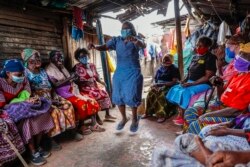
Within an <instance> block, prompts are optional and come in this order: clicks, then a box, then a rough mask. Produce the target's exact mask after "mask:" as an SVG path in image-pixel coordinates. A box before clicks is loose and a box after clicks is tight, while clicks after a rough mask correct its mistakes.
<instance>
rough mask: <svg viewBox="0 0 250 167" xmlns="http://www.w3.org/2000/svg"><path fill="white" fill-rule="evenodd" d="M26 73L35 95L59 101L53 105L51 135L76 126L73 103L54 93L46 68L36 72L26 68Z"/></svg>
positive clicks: (51, 109)
mask: <svg viewBox="0 0 250 167" xmlns="http://www.w3.org/2000/svg"><path fill="white" fill-rule="evenodd" d="M25 75H26V77H27V78H28V80H29V82H30V85H31V90H32V94H33V95H38V96H39V97H44V98H47V99H48V100H50V101H57V103H53V104H52V105H51V108H50V111H51V117H52V118H53V122H54V125H55V126H54V128H53V129H51V131H50V132H49V136H51V137H54V136H56V135H58V134H60V133H62V132H64V131H65V130H66V129H71V128H74V127H75V112H74V108H73V106H72V104H71V103H70V102H69V101H67V100H65V99H63V98H62V97H60V96H58V95H57V94H55V93H53V90H52V86H51V83H50V82H49V77H48V75H47V74H46V72H45V70H44V69H40V72H39V73H37V74H35V73H32V72H31V71H30V70H29V69H27V68H26V70H25Z"/></svg>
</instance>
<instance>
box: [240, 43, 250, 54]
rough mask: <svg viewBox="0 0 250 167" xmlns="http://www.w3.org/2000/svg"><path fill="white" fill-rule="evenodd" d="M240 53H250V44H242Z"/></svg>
mask: <svg viewBox="0 0 250 167" xmlns="http://www.w3.org/2000/svg"><path fill="white" fill-rule="evenodd" d="M240 52H245V53H250V42H248V43H246V44H242V43H241V44H240Z"/></svg>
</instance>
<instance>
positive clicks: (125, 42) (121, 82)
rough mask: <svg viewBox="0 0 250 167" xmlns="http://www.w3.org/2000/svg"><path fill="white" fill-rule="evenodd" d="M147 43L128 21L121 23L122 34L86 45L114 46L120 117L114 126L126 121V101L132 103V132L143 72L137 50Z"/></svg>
mask: <svg viewBox="0 0 250 167" xmlns="http://www.w3.org/2000/svg"><path fill="white" fill-rule="evenodd" d="M145 47H146V44H145V43H144V42H143V41H142V40H140V39H138V37H137V34H136V31H135V28H134V25H133V24H132V23H130V22H128V21H126V22H124V23H123V24H122V29H121V36H118V37H113V38H112V39H111V40H109V41H108V42H107V43H106V44H104V45H99V46H95V45H93V44H89V49H96V50H99V51H106V50H109V49H110V50H116V54H117V69H116V71H115V74H114V77H113V94H112V100H113V103H114V104H116V105H118V108H119V110H120V112H121V115H122V121H121V122H120V123H119V124H118V125H117V127H116V130H117V131H120V130H122V129H123V128H124V126H125V124H126V123H127V121H128V118H127V116H126V108H125V105H128V106H130V107H132V112H133V119H132V124H131V126H130V131H131V132H132V133H134V132H136V131H137V130H138V127H139V126H138V125H139V120H138V117H137V107H138V106H139V105H140V104H141V97H142V87H143V76H142V74H141V67H140V61H139V50H140V49H141V48H145Z"/></svg>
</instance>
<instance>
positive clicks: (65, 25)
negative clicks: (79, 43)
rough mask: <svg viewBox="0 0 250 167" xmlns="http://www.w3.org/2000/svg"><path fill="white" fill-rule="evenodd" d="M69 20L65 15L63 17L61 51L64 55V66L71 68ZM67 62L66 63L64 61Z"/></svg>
mask: <svg viewBox="0 0 250 167" xmlns="http://www.w3.org/2000/svg"><path fill="white" fill-rule="evenodd" d="M68 23H69V20H68V18H67V17H64V18H63V36H62V42H63V53H64V56H65V67H66V68H68V69H71V68H72V66H73V60H72V59H73V57H72V55H71V43H70V33H69V24H68ZM66 62H67V63H66Z"/></svg>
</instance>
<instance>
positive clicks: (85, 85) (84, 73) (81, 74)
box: [73, 48, 116, 121]
mask: <svg viewBox="0 0 250 167" xmlns="http://www.w3.org/2000/svg"><path fill="white" fill-rule="evenodd" d="M75 59H76V60H77V61H78V62H79V63H78V64H76V65H75V66H74V68H73V71H74V72H75V73H76V74H77V75H78V80H77V81H76V82H77V84H78V86H79V89H80V93H81V94H82V95H83V96H84V95H86V96H89V97H92V98H94V99H95V100H96V101H97V102H98V104H99V105H100V107H101V110H105V111H106V115H105V119H106V120H107V121H108V120H109V121H112V120H113V119H116V118H115V117H113V116H111V115H110V113H109V108H110V107H111V100H110V98H109V94H108V92H107V91H106V90H105V85H106V84H105V82H103V81H101V80H100V77H99V74H98V73H97V70H96V67H95V65H94V64H93V63H90V62H89V52H88V50H87V49H85V48H82V49H80V48H79V49H77V50H76V51H75ZM100 84H101V85H100Z"/></svg>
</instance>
